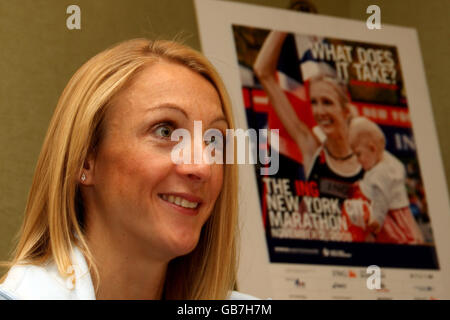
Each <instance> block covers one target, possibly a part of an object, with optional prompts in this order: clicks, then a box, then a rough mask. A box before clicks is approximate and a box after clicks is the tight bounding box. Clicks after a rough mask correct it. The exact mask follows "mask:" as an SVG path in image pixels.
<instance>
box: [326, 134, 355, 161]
mask: <svg viewBox="0 0 450 320" xmlns="http://www.w3.org/2000/svg"><path fill="white" fill-rule="evenodd" d="M325 147H326V149H327V151H328V153H330V155H331V156H333V157H334V158H345V157H348V156H349V155H351V154H352V153H353V151H352V149H351V148H350V144H349V142H348V135H347V132H340V133H339V134H337V135H336V136H332V137H331V136H328V137H327V140H326V141H325Z"/></svg>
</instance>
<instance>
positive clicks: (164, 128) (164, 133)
mask: <svg viewBox="0 0 450 320" xmlns="http://www.w3.org/2000/svg"><path fill="white" fill-rule="evenodd" d="M173 130H174V129H173V127H172V126H171V125H168V124H164V125H160V126H159V127H158V128H156V130H155V134H156V135H157V136H160V137H162V138H170V135H171V134H172V132H173Z"/></svg>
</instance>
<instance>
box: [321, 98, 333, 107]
mask: <svg viewBox="0 0 450 320" xmlns="http://www.w3.org/2000/svg"><path fill="white" fill-rule="evenodd" d="M323 104H324V105H326V106H330V105H332V104H333V101H331V100H330V99H323Z"/></svg>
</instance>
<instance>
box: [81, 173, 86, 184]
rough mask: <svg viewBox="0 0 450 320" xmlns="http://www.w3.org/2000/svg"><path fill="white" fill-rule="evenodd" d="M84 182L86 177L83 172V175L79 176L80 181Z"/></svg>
mask: <svg viewBox="0 0 450 320" xmlns="http://www.w3.org/2000/svg"><path fill="white" fill-rule="evenodd" d="M85 180H86V175H85V174H84V172H83V174H82V175H81V181H82V182H84V181H85Z"/></svg>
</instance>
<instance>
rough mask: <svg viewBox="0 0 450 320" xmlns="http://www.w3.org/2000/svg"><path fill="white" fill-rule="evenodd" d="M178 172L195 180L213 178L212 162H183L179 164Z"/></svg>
mask: <svg viewBox="0 0 450 320" xmlns="http://www.w3.org/2000/svg"><path fill="white" fill-rule="evenodd" d="M176 166H177V172H178V173H179V174H181V175H183V176H185V177H187V178H189V179H190V180H193V181H199V182H201V181H207V180H209V179H210V178H211V172H212V168H211V166H212V165H211V164H208V163H206V162H204V161H203V162H202V163H181V164H177V165H176Z"/></svg>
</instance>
